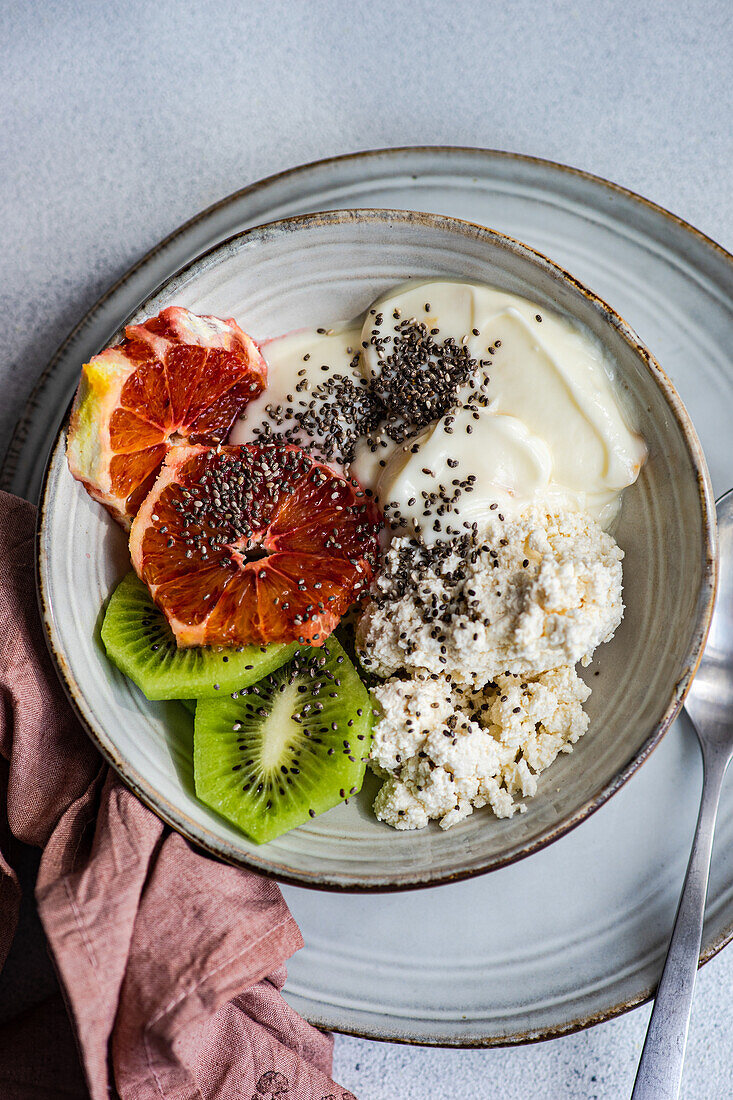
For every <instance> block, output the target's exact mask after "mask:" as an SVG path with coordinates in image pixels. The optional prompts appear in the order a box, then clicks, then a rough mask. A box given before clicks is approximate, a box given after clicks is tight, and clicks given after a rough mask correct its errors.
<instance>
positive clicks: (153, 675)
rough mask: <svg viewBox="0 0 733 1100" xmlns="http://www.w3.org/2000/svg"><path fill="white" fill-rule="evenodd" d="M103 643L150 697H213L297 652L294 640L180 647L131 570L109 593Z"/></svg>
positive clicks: (259, 675)
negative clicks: (240, 644) (229, 645)
mask: <svg viewBox="0 0 733 1100" xmlns="http://www.w3.org/2000/svg"><path fill="white" fill-rule="evenodd" d="M102 641H103V642H104V646H105V649H106V650H107V654H108V656H109V658H110V660H111V661H113V662H114V664H116V665H117V667H118V668H119V669H120V670H121V671H122V672H124V673H125V675H126V676H129V677H130V679H131V680H132V681H133V682H134V683H135V684H137V686H138V687H139V688H140V690H141V691H142V692H143V694H144V695H145V696H146V697H147V698H148V699H192V698H193V699H206V698H212V699H216V698H218V697H220V696H222V695H227V694H229V693H231V692H233V691H238V690H239V689H240V688H243V687H247V686H248V685H249V684H253V683H256V682H257V680H261V679H262V677H263V676H266V675H267V674H268V673H269V672H272V670H273V669H275V668H278V667H279V666H280V665H282V664H284V663H285V661H287V660H289V658H290V657H292V655H293V653H295V651H296V650H297V648H298V645H297V642H294V643H292V644H290V645H283V644H280V643H271V644H270V645H267V646H258V645H251V646H243V647H236V648H235V647H232V648H225V647H223V646H191V647H190V648H187V649H179V647H178V645H177V644H176V639H175V638H174V636H173V631H172V630H171V628H170V626H169V625H168V622H167V620H166V617H165V615H164V614H163V612H162V611H161V610H160V609H159V608H158V607H156V605H155V604H154V603H153V599H152V597H151V595H150V592H149V591H148V588H147V585H145V584H144V583H143V582H142V581H141V580H140V579H139V578H138V576H137V575H136V574H135V573H134V572H130V573H128V574H127V576H126V577H125V578H124V579H123V580H122V581H120V583H119V585H118V586H117V588H116V589H115V590H114V592H113V593H112V597H111V599H110V601H109V603H108V605H107V611H106V613H105V616H104V622H103V623H102Z"/></svg>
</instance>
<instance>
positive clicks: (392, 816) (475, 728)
mask: <svg viewBox="0 0 733 1100" xmlns="http://www.w3.org/2000/svg"><path fill="white" fill-rule="evenodd" d="M372 695H373V697H374V700H375V702H376V705H377V721H376V724H375V726H374V734H373V741H372V748H371V766H372V768H373V769H374V771H376V772H377V774H379V775H381V776H384V777H385V779H386V781H385V783H384V785H383V786H382V788H381V790H380V791H379V793H378V795H377V797H376V800H375V802H374V811H375V813H376V815H377V817H378V818H379V820H380V821H384V822H386V823H387V824H389V825H392V826H393V827H394V828H396V829H421V828H423V827H424V826H425V825H427V823H428V821H430V820H431V819H437V820H438V821H439V822H440V825H441V828H443V829H447V828H450V826H451V825H455V824H456V822H458V821H461V820H462V819H463V818H464V817H467V816H468V815H469V814H471V813H472V812H473V810H474V808H477V807H481V806H490V807H491V809H492V810H493V812H494V814H495V815H496V816H497V817H510V816H511V815H512V814H513V813H515V812H516V811H517V810H520V811H522V810H523V809H524V805H523V803H521V802H519V801H517V799H518V798H519V797H521V798H528V797H531V796H532V795H534V794H535V792H536V790H537V777H538V775H539V774H540V773H541V772H542V771H544V770H545V768H547V767H549V765H550V764H551V763H552V762H553V760H554V759H555V757H556V756H557V754H558V753H559V752H571V751H572V746H573V744H575V742H576V741H577V740H578V739H579V738H580V737H582V735H583V734H584V733H585V731H586V730H587V728H588V716H587V715H586V714H585V712H584V711H583V703H584V702H585V701H586V699H587V698H588V696H589V695H590V688H588V687H587V685H586V684H584V683H583V681H582V680H581V679H580V678H579V676H578V675H577V673H576V672H575V670H574V669H573V668H572V667H570V666H564V667H562V668H555V669H552V670H551V671H549V672H543V673H539V674H536V675H528V676H524V677H523V676H517V675H511V674H509V675H500V676H497V677H496V680H495V681H494V682H493V683H491V684H490V685H488V686H487V687H486V688H484V689H483V690H481V691H478V692H467V691H465V690H462V689H461V688H459V687H457V686H456V685H455V684H454V683H453V681H452V680H451V678H450V677H449V676H446V675H445V674H438V673H434V674H432V675H430V674H423V675H422V676H417V677H411V678H409V679H399V678H396V677H395V678H392V679H390V680H388V681H387V682H386V683H384V684H381V685H379V686H378V687H376V688H374V689H373V691H372Z"/></svg>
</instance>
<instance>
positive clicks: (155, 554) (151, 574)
mask: <svg viewBox="0 0 733 1100" xmlns="http://www.w3.org/2000/svg"><path fill="white" fill-rule="evenodd" d="M381 525H382V518H381V515H380V513H379V511H378V509H377V508H376V506H375V505H374V504H373V503H372V501H371V500H369V499H368V498H367V496H366V495H365V493H364V491H363V489H361V487H360V486H359V485H358V483H357V482H355V481H350V480H348V479H347V478H345V477H343V476H342V475H341V474H339V473H337V472H336V471H335V470H332V469H331V468H330V467H328V466H326V465H324V464H323V463H320V462H317V461H315V460H314V459H313V458H311V456H310V455H308V454H306V452H305V451H302V450H301V449H300V448H299V447H293V446H287V445H281V444H272V443H269V444H253V443H249V444H244V445H243V446H238V447H235V446H225V447H217V448H208V447H203V446H177V447H174V448H172V449H171V450H170V451H169V452H168V454H167V456H166V460H165V462H164V464H163V467H162V469H161V471H160V475H159V477H158V479H157V481H156V483H155V486H154V487H153V490H152V491H151V493H150V494H149V496H148V497H147V498H146V499H145V501H144V502H143V504H142V506H141V507H140V510H139V512H138V514H137V516H136V518H135V520H134V522H133V524H132V529H131V532H130V553H131V555H132V563H133V565H134V567H135V570H136V572H137V574H138V576H139V577H140V578H141V579H142V580H144V581H145V582H146V584H147V585H148V587H149V588H150V591H151V593H152V596H153V599H154V600H155V602H156V603H157V604H158V606H159V607H160V608H161V609H162V611H163V612H164V614H165V615H166V617H167V619H168V621H169V623H170V625H171V628H172V630H173V633H174V634H175V637H176V640H177V642H178V644H179V645H180V646H192V645H249V644H253V643H257V644H266V643H267V642H292V641H299V642H301V643H304V642H305V643H308V644H310V645H316V646H318V645H322V644H323V642H324V641H325V640H326V638H327V637H328V635H329V634H330V633H331V631H332V630H333V629H334V627H335V626H336V624H337V623H338V621H339V619H340V618H341V616H342V615H343V614H344V612H345V611H346V610H347V609H348V608H349V607H350V606H351V605H352V604H353V603H354V602H356V600H358V599H359V597H360V596H361V595H362V594H363V593H364V592H365V591H366V589H367V588H368V586H369V583H370V581H371V579H372V576H373V572H374V568H375V565H376V560H377V554H378V533H379V530H380V527H381Z"/></svg>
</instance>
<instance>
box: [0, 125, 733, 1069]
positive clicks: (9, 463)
mask: <svg viewBox="0 0 733 1100" xmlns="http://www.w3.org/2000/svg"><path fill="white" fill-rule="evenodd" d="M413 154H435V155H440V154H442V155H445V156H446V157H448V158H450V157H451V155H457V156H458V155H475V157H476V161H477V166H478V165H482V166H483V173H482V172H481V171H480V172H479V173H477V174H479V175H480V174H484V173H486V172H488V171H490V168H491V164H492V161H493V160H497V161H501V160H515V161H517V162H521V163H524V164H526V165H527V166H536V167H537V168H538V169H540V170H541V169H543V168H544V169H551V170H553V173H552V174H554V173H555V172H557V173H558V174H563V175H569V176H572V177H575V178H577V179H582V180H586V181H588V182H589V183H590V184H592V185H593V186H594V187H595V188H596V189H597V191H598V192H600V193H601V194H602V193H603V191H604V190H605V191H606V192H608V193H610V194H611V195H613V194H617V195H620V196H623V197H625V198H627V199H629V200H631V202H632V205H634V204H636V205H638V206H639V207H642V208H645V209H646V210H647V211H649V212H651V213H652V214H656V215H658V216H661V218H662V219H666V220H667V221H668V222H669V223H671V224H673V225H674V226H675V227H677V228H679V229H680V230H682V231H683V233H684V234H686V235H688V236H690V237H692V238H693V239H694V240H695V241H696V242H697V243H699V244H701V245H703V246H704V247H706V248H707V249H709V250H710V251H711V252H712V253H714V254H716V256H717V257H718V258H719V259H720V260H722V261H724V262H725V263H726V264H727V266H728V268H729V269H731V270H733V254H732V253H731V252H730V251H729V250H727V249H726V248H724V247H723V246H722V245H720V244H719V243H718V242H717V241H715V240H714V239H713V238H712V237H710V236H709V235H707V234H705V233H703V232H702V231H701V230H699V229H698V228H696V227H695V226H694V225H692V224H691V223H690V222H688V221H686V220H685V219H683V218H680V217H679V216H677V215H676V214H674V213H672V212H671V211H670V210H668V209H666V208H665V207H663V206H661V205H660V204H658V203H656V202H654V201H653V200H650V199H648V198H646V197H645V196H643V195H641V194H639V193H638V192H635V191H633V190H632V189H630V188H627V187H624V186H622V185H620V184H616V183H614V182H612V181H610V180H608V179H605V178H604V177H602V176H600V175H597V174H594V173H591V172H587V171H585V170H583V169H579V168H575V167H573V166H570V165H566V164H563V163H561V162H557V161H553V160H550V159H548V158H542V157H536V156H531V155H528V154H523V153H516V152H512V151H509V150H499V149H491V148H486V147H480V146H460V145H457V146H450V145H410V146H397V147H387V148H384V147H382V148H376V149H367V150H363V151H357V152H352V153H345V154H339V155H337V156H331V157H324V158H318V159H316V160H314V161H310V162H306V163H303V164H299V165H295V166H292V167H290V168H287V169H284V170H282V171H280V172H277V173H272V174H270V175H268V176H267V177H264V178H261V179H259V180H256V181H254V182H253V183H251V184H248V185H247V186H245V187H243V188H239V189H237V190H236V191H234V192H231V193H230V194H229V195H227V196H225V197H224V198H222V199H220V200H217V201H216V202H215V203H212V204H210V205H209V206H208V207H206V208H205V209H204V210H203V211H201V212H199V213H197V214H195V215H194V216H193V217H191V218H189V219H188V220H187V221H185V222H184V223H183V224H182V225H180V226H179V227H178V228H177V229H175V230H174V231H173V232H171V233H170V234H168V235H167V236H166V237H165V238H163V239H162V240H161V241H159V242H158V243H157V244H156V245H154V246H153V248H152V249H149V250H148V251H147V252H146V253H145V254H144V255H143V256H142V257H141V258H140V259H139V260H137V261H136V262H135V263H134V264H133V265H132V266H131V267H130V268H129V269H128V270H127V271H126V272H125V273H124V274H123V275H122V276H121V277H120V278H119V279H117V280H116V281H115V282H114V283H113V284H112V285H111V286H110V287H109V288H108V289H107V290H106V291H105V293H104V294H103V295H102V296H101V297H100V298H98V299H97V300H96V301H95V302H94V303H93V305H92V306H91V307H90V308H89V309H88V310H87V311H86V312H85V313H84V315H83V316H82V318H81V319H80V320H79V322H78V323H77V324H76V325H74V327H73V328H72V329H71V330H70V332H69V333H68V335H67V336H66V337H65V339H64V340H63V341H62V342H61V344H60V345H59V346H58V347H57V349H56V351H55V352H54V354H53V356H52V357H51V358H50V360H49V361H48V362H47V365H46V367H45V368H44V370H43V371H42V372H41V374H40V375H39V377H38V379H37V381H36V383H35V385H34V387H33V389H32V390H31V392H30V394H29V397H28V398H27V400H26V402H25V405H24V407H23V411H22V413H21V415H20V417H19V419H18V422H17V425H16V427H15V429H14V431H13V433H12V435H11V437H10V441H9V445H8V447H7V449H6V451H5V453H4V455H3V458H2V461H1V462H0V476H2V479H3V487H5V488H12V478H13V477H14V475H15V474H16V471H17V467H18V465H19V460H20V458H21V456H22V452H23V449H24V446H25V441H26V438H27V436H28V432H29V430H30V428H31V426H32V423H33V421H32V414H33V409H34V408H35V406H36V405H37V403H38V401H39V398H41V396H42V392H43V390H44V389H45V386H46V384H47V383H48V380H49V378H50V376H51V375H52V374H53V372H54V371H55V369H56V367H57V365H58V362H59V360H60V358H61V357H62V355H63V353H64V351H65V350H66V347H67V346H68V344H69V343H70V342H71V341H72V340H73V339H74V338H75V337H76V336H77V335H78V334H79V333H80V332H81V331H82V330H83V329H84V328H85V327H86V325H87V324H89V323H90V322H91V321H92V320H93V319H94V318H95V316H96V314H97V312H98V311H99V309H100V308H101V307H102V306H103V304H104V303H105V302H106V301H107V300H108V299H109V298H110V297H111V296H112V295H113V294H114V293H115V292H116V291H118V290H119V289H120V288H122V287H123V286H124V285H125V284H126V283H127V282H128V281H129V280H130V278H132V276H133V275H134V274H135V273H136V272H138V271H140V270H141V269H142V268H144V267H145V266H146V265H147V264H148V263H150V261H151V260H153V259H154V258H155V257H156V256H157V255H158V253H159V252H160V251H162V250H163V249H164V248H165V247H166V246H168V245H170V244H171V243H172V242H173V241H174V240H175V239H176V238H177V237H178V236H180V235H183V234H184V233H187V232H188V231H189V230H190V229H192V228H193V227H195V226H196V225H198V224H199V223H201V222H204V221H205V220H206V219H207V218H210V217H211V215H212V214H214V213H216V212H217V211H219V210H221V209H223V208H225V207H227V206H228V205H230V204H232V203H234V202H237V201H238V200H241V199H244V198H245V197H247V196H248V195H256V194H258V193H259V192H260V191H263V192H266V191H267V189H268V188H270V187H272V186H273V185H274V184H276V183H278V182H279V181H282V180H286V179H291V180H297V178H298V177H299V176H306V175H307V173H309V172H317V170H318V169H319V168H321V169H325V168H328V167H329V166H333V165H338V164H339V163H343V164H344V165H345V166H346V165H348V163H349V162H352V161H357V160H363V159H366V158H374V159H376V158H378V157H381V158H383V159H384V160H385V161H386V168H385V175H387V176H389V175H390V165H391V164H393V163H396V164H399V161H400V159H401V158H403V157H404V156H406V155H413ZM449 166H450V165H449ZM682 239H684V238H682ZM21 492H23V490H22V489H21ZM731 940H733V921H732V922H731V923H730V924H729V925H727V926H726V927H725V928H724V929H723V930H722V931H721V932H720V933H719V934H718V935H717V936H716V937H714V938H713V939H712V940H711V941H710V942H709V943H708V945H707V946H706V947H704V948H703V951H702V954H701V957H700V963H699V965H700V966H702V965H704V964H705V963H706V962H708V961H710V959H712V958H713V957H714V956H715V955H716V954H717V953H718V952H719V951H721V950H722V949H723V948H724V947H725V946H726V945H727V944H728V943H730V942H731ZM651 994H652V988H651V987H648V988H645V989H644V990H642V991H641V992H640V993H638V994H635V995H634V996H632V997H629V998H627V999H626V1000H624V1001H621V1002H618V1003H615V1004H613V1005H611V1006H610V1007H608V1008H605V1009H602V1010H600V1011H598V1012H594V1013H590V1014H588V1015H586V1016H580V1017H578V1018H577V1019H575V1020H574V1021H572V1022H571V1023H570V1024H569V1025H568V1024H561V1025H547V1026H544V1027H542V1028H540V1029H537V1030H534V1031H532V1033H524V1034H519V1033H518V1034H516V1035H494V1036H488V1037H485V1038H482V1039H475V1040H471V1041H469V1042H463V1041H457V1040H456V1039H455V1038H454V1037H453V1036H448V1035H446V1036H445V1037H437V1038H436V1037H420V1038H410V1037H406V1036H404V1035H398V1034H397V1033H396V1032H394V1033H391V1034H388V1033H384V1032H382V1031H380V1030H379V1029H369V1028H367V1029H365V1030H363V1031H360V1030H358V1029H351V1028H348V1027H345V1026H343V1025H340V1024H339V1022H338V1020H334V1021H330V1020H327V1019H324V1018H321V1017H318V1018H316V1017H314V1016H310V1017H308V1018H310V1019H312V1021H313V1022H315V1023H317V1024H318V1026H321V1027H329V1028H330V1029H332V1030H334V1031H340V1032H342V1033H344V1034H353V1035H356V1036H359V1037H363V1038H374V1039H381V1040H383V1041H391V1042H402V1043H416V1044H421V1045H430V1046H449V1047H459V1046H460V1047H464V1046H465V1047H472V1048H480V1047H486V1046H505V1045H513V1044H514V1043H528V1042H539V1041H542V1040H545V1039H550V1038H554V1037H559V1036H562V1035H566V1034H570V1033H572V1032H575V1031H579V1030H582V1029H583V1028H585V1027H589V1026H592V1025H594V1024H596V1023H600V1022H602V1021H605V1020H610V1019H613V1018H615V1017H617V1016H619V1015H621V1014H622V1013H624V1012H627V1011H629V1010H631V1009H632V1008H634V1007H637V1006H638V1005H640V1004H643V1003H644V1002H645V1001H647V1000H648V999H649V998H650V996H651Z"/></svg>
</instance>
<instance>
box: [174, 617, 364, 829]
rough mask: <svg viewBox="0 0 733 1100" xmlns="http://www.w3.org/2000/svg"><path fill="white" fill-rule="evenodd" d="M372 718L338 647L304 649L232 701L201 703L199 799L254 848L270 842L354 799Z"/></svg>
mask: <svg viewBox="0 0 733 1100" xmlns="http://www.w3.org/2000/svg"><path fill="white" fill-rule="evenodd" d="M303 687H305V688H306V691H305V692H303V691H301V690H300V689H301V688H303ZM371 711H372V708H371V706H370V705H369V695H368V692H367V690H366V688H365V687H364V685H363V684H362V682H361V680H360V679H359V676H358V674H357V672H356V669H355V668H354V666H353V664H352V663H351V661H350V660H349V658H348V657H347V656H346V654H345V653H344V650H343V648H342V647H341V646H340V645H339V643H338V642H337V641H336V639H335V638H334V637H330V638H328V639H327V640H326V642H325V643H324V645H323V646H321V647H319V648H316V647H312V648H311V647H308V646H305V647H303V648H302V649H300V650H299V651H298V652H297V653H296V654H295V656H294V657H293V658H292V659H291V660H290V661H289V662H288V663H287V664H286V665H282V666H281V667H280V668H279V669H277V670H276V671H274V672H271V673H270V674H269V675H268V676H266V677H265V678H264V679H263V680H261V681H260V682H259V683H258V684H256V685H253V686H252V687H251V688H245V689H244V690H243V691H240V692H239V693H238V695H237V697H236V698H231V697H227V698H224V699H202V700H200V701H199V702H198V704H197V706H196V720H195V726H194V751H193V765H194V780H195V783H196V794H197V795H198V797H199V798H200V799H201V800H202V802H205V803H206V805H207V806H210V807H211V808H212V809H214V810H216V811H218V813H220V814H222V815H223V816H224V817H226V818H228V819H229V820H230V821H232V822H234V824H235V825H237V826H239V828H240V829H242V831H243V832H245V833H246V834H247V835H248V836H249V837H251V839H252V840H255V841H256V842H257V843H258V844H263V843H264V842H265V841H268V840H272V839H273V838H274V837H276V836H280V835H281V833H285V832H287V831H288V830H289V829H293V828H295V826H296V825H302V824H303V823H304V822H306V821H309V820H310V819H311V818H313V817H316V816H317V815H318V814H322V813H323V812H324V811H325V810H330V809H331V808H332V807H333V806H336V805H337V804H338V803H339V802H343V801H345V800H346V798H347V797H349V796H350V795H352V794H356V793H357V791H359V790H360V788H361V785H362V782H363V780H364V770H365V767H366V758H367V756H368V755H369V744H370V741H371Z"/></svg>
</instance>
